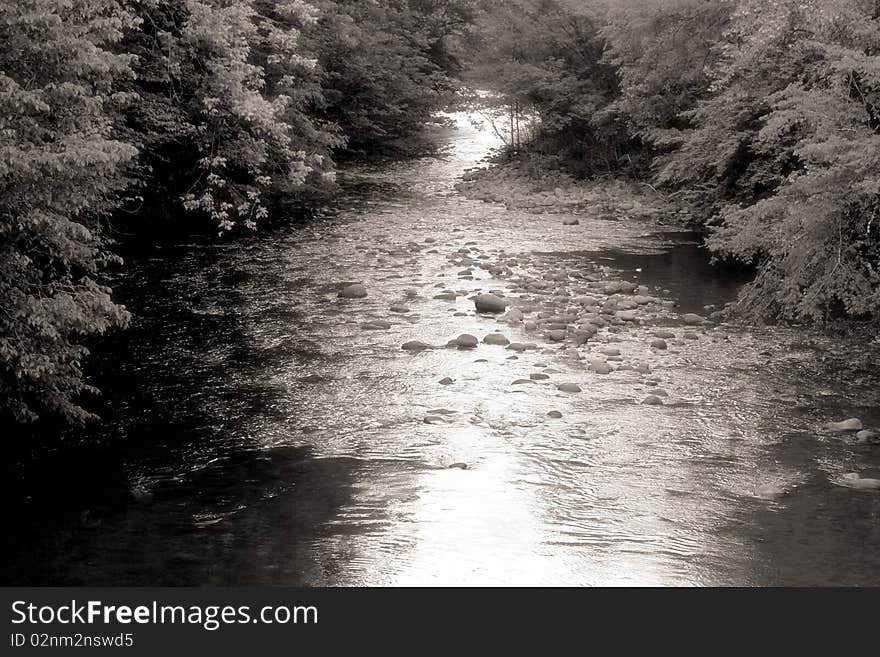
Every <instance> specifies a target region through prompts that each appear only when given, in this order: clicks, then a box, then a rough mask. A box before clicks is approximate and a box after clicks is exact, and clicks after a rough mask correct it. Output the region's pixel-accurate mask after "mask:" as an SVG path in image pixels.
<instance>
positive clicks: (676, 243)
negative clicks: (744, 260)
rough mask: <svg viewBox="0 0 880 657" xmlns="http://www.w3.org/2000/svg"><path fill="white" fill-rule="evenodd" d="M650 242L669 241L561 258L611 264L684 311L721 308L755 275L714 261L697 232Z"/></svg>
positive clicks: (569, 253) (655, 236) (571, 253)
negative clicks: (643, 247)
mask: <svg viewBox="0 0 880 657" xmlns="http://www.w3.org/2000/svg"><path fill="white" fill-rule="evenodd" d="M650 237H651V240H650V242H651V244H652V245H655V244H656V242H657V240H658V239H659V240H661V241H662V242H664V243H666V245H667V246H666V247H665V248H664V249H663V250H662V251H646V252H637V251H627V250H623V249H602V250H599V251H567V252H563V253H559V254H558V255H559V256H560V258H565V259H573V258H581V259H586V260H589V261H591V262H595V263H597V264H599V265H604V266H607V267H611V268H612V269H615V270H618V271H620V272H621V274H622V278H624V279H627V280H632V281H634V282H637V283H640V282H644V283H645V284H647V285H650V286H652V287H655V288H656V289H658V290H669V294H670V296H671V297H672V298H673V299H675V300H676V302H677V308H678V309H680V310H681V312H696V313H703V312H705V307H706V306H713V307H715V308H720V307H721V306H723V305H724V304H725V303H727V302H729V301H732V300H733V299H735V298H736V295H737V292H738V291H739V289H740V287H742V285H743V284H745V283H747V282H749V281H750V280H751V279H752V277H753V276H754V274H753V273H752V272H751V271H749V270H746V269H741V268H736V267H731V266H729V265H718V264H713V263H712V262H711V258H710V253H709V252H708V250H707V249H706V247H705V246H703V239H702V237H701V235H700V234H699V233H696V232H663V233H657V234H652V235H651V236H650Z"/></svg>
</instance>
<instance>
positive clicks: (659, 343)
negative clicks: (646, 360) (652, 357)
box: [651, 338, 666, 349]
mask: <svg viewBox="0 0 880 657" xmlns="http://www.w3.org/2000/svg"><path fill="white" fill-rule="evenodd" d="M651 346H652V347H653V348H654V349H666V340H661V339H660V338H657V339H656V340H651Z"/></svg>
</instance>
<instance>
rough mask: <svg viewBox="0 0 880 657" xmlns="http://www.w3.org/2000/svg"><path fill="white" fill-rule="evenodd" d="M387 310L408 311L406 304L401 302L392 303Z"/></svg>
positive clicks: (395, 311)
mask: <svg viewBox="0 0 880 657" xmlns="http://www.w3.org/2000/svg"><path fill="white" fill-rule="evenodd" d="M389 310H390V311H391V312H393V313H408V312H409V308H407V307H406V306H404V305H403V304H402V303H395V304H393V305H392V306H391V307H390V308H389Z"/></svg>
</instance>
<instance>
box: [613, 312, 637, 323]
mask: <svg viewBox="0 0 880 657" xmlns="http://www.w3.org/2000/svg"><path fill="white" fill-rule="evenodd" d="M614 316H615V317H617V319H620V320H622V321H624V322H635V321H636V320H637V319H638V315H636V313H635V311H632V310H618V311H617V312H615V313H614Z"/></svg>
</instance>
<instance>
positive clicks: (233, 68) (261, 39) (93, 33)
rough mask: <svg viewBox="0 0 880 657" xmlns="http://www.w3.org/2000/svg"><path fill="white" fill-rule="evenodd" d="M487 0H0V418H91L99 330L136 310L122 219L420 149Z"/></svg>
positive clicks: (233, 226) (271, 207)
mask: <svg viewBox="0 0 880 657" xmlns="http://www.w3.org/2000/svg"><path fill="white" fill-rule="evenodd" d="M475 4H476V3H474V2H471V1H469V0H447V1H441V0H375V1H373V2H366V3H365V2H346V1H342V0H338V1H335V2H334V1H330V0H316V1H315V2H306V1H304V0H21V1H18V2H3V3H0V240H2V241H0V311H2V312H0V393H2V401H0V415H2V418H0V419H2V420H8V419H10V418H12V419H14V420H19V421H20V420H30V419H34V418H36V417H37V416H39V415H41V414H53V415H59V416H62V417H64V418H66V419H69V420H75V421H78V420H84V419H87V418H88V417H89V414H88V413H87V412H86V411H85V410H83V408H82V405H81V401H82V400H81V394H82V393H83V392H87V391H93V392H94V390H93V389H92V388H91V387H90V386H89V385H88V384H87V383H86V382H85V381H84V379H83V376H82V364H83V359H84V357H85V356H86V355H87V349H86V347H85V346H84V343H85V341H86V339H87V338H88V337H89V336H91V335H95V334H100V333H103V332H104V331H106V330H108V329H110V328H113V327H118V326H122V325H124V324H125V323H126V322H127V320H128V315H127V312H126V310H125V309H124V308H123V307H121V306H119V305H116V304H114V303H113V301H112V300H111V297H110V290H109V289H108V288H106V287H105V286H102V285H101V284H100V270H101V268H102V267H103V266H104V265H105V264H107V263H108V262H109V261H110V260H113V259H114V258H113V256H112V255H111V254H110V252H108V250H107V241H106V237H107V235H108V230H107V229H108V228H109V229H110V234H117V233H118V234H122V233H123V232H124V233H125V234H127V235H128V236H129V238H131V237H132V236H135V237H136V236H138V235H145V234H146V233H145V231H146V230H147V229H148V228H149V229H150V230H151V231H152V232H153V233H155V232H157V231H160V232H161V231H169V230H172V229H174V230H180V229H181V226H184V228H183V230H184V231H191V230H198V231H204V230H205V229H210V230H213V231H214V232H217V233H220V234H230V233H234V232H236V231H242V230H252V229H254V228H256V227H257V226H258V225H259V224H260V223H261V222H262V221H264V220H266V219H267V218H268V217H269V216H270V215H271V214H273V213H274V214H275V216H279V215H284V214H287V213H289V211H290V209H291V208H292V207H301V206H303V205H304V204H308V203H312V202H314V198H315V195H316V194H319V193H321V192H323V191H326V190H328V189H332V186H333V184H334V182H333V181H334V160H336V159H338V158H339V157H341V156H344V155H346V154H347V153H350V152H357V153H363V152H374V151H376V150H377V149H378V148H379V147H382V148H383V149H399V150H403V151H406V150H411V149H412V147H413V145H414V144H418V143H419V133H420V131H421V130H422V128H423V126H424V124H425V122H426V121H428V120H429V119H430V117H431V116H432V115H433V114H434V113H435V112H436V111H437V110H438V109H441V108H442V107H444V106H445V105H446V104H447V103H448V102H449V100H450V99H451V96H452V95H453V94H454V92H455V85H454V84H453V82H452V78H451V77H450V76H451V74H452V73H454V72H455V71H456V70H457V69H458V68H459V63H458V62H459V59H460V53H461V52H462V48H463V47H464V44H465V43H466V41H467V39H468V29H469V26H470V25H471V23H472V21H473V15H474V12H475ZM116 260H118V259H116Z"/></svg>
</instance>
